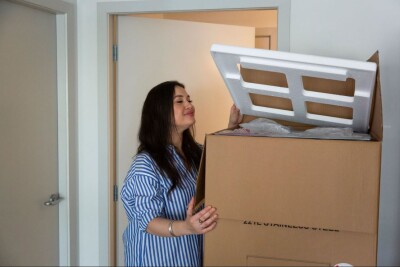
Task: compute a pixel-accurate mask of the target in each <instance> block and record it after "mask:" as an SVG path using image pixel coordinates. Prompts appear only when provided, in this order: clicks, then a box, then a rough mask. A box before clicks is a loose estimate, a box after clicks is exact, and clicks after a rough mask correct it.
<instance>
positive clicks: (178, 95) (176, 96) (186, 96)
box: [174, 95, 190, 98]
mask: <svg viewBox="0 0 400 267" xmlns="http://www.w3.org/2000/svg"><path fill="white" fill-rule="evenodd" d="M177 97H185V96H184V95H176V96H174V98H177ZM186 97H190V95H187V96H186Z"/></svg>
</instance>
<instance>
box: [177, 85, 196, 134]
mask: <svg viewBox="0 0 400 267" xmlns="http://www.w3.org/2000/svg"><path fill="white" fill-rule="evenodd" d="M173 101H174V121H175V127H176V129H177V130H178V132H179V133H182V132H183V131H185V130H186V129H188V128H189V127H190V126H192V125H193V124H194V123H195V122H196V119H195V117H194V106H193V105H192V100H190V96H189V95H188V93H187V92H186V90H185V88H182V87H180V86H176V87H175V93H174V100H173Z"/></svg>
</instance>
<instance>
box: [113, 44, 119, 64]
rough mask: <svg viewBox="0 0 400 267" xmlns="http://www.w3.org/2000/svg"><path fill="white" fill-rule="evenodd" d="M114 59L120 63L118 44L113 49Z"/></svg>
mask: <svg viewBox="0 0 400 267" xmlns="http://www.w3.org/2000/svg"><path fill="white" fill-rule="evenodd" d="M112 57H113V61H114V62H116V61H118V45H116V44H114V45H113V47H112Z"/></svg>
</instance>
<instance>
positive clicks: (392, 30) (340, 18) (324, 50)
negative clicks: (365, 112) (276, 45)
mask: <svg viewBox="0 0 400 267" xmlns="http://www.w3.org/2000/svg"><path fill="white" fill-rule="evenodd" d="M399 14H400V1H396V0H386V1H378V0H351V1H348V0H328V1H327V0H325V1H321V0H303V1H292V5H291V23H290V24H291V27H290V50H291V51H292V52H298V53H306V54H315V55H323V56H333V57H339V58H347V59H356V60H367V59H368V58H369V57H370V56H371V55H372V54H373V53H374V52H375V51H376V50H379V55H380V71H381V86H382V98H383V121H384V140H383V152H382V154H383V155H382V176H381V199H380V220H379V240H378V265H396V266H398V265H400V253H399V252H400V229H399V225H400V170H399V159H400V141H399V140H400V139H399V136H400V120H399V114H400V105H399V103H398V102H399V101H400V88H399V86H400V75H399V74H400V60H399V59H400V20H399V18H398V17H399ZM343 219H345V218H343Z"/></svg>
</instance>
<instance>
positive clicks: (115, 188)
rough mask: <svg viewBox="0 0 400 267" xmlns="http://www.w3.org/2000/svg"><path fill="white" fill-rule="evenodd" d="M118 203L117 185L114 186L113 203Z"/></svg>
mask: <svg viewBox="0 0 400 267" xmlns="http://www.w3.org/2000/svg"><path fill="white" fill-rule="evenodd" d="M117 201H118V185H116V184H115V185H114V202H117Z"/></svg>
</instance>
